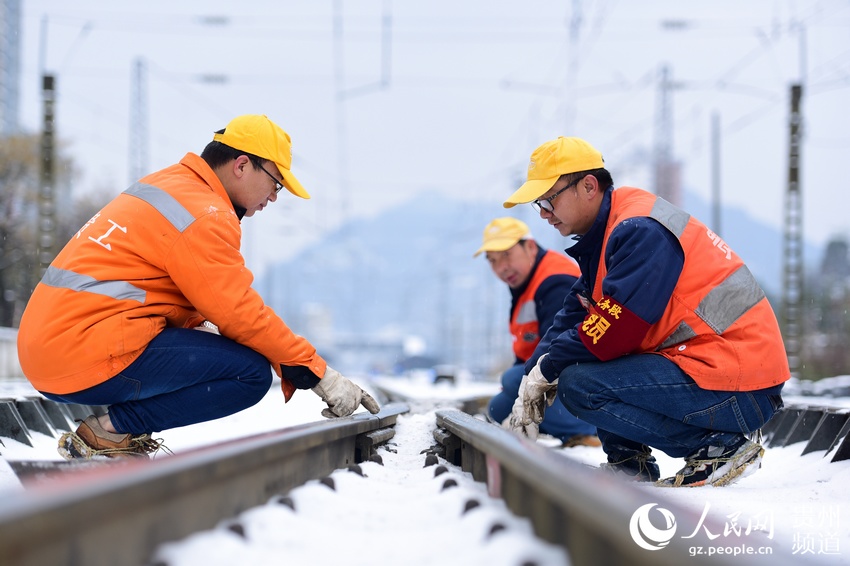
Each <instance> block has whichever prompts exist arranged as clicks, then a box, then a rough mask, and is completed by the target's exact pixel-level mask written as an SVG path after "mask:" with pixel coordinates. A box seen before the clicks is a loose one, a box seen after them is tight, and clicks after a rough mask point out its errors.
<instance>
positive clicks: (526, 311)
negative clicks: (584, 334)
mask: <svg viewBox="0 0 850 566" xmlns="http://www.w3.org/2000/svg"><path fill="white" fill-rule="evenodd" d="M482 253H483V254H485V257H486V258H487V262H488V263H489V264H490V268H491V269H492V270H493V273H494V274H495V275H496V277H498V278H499V279H500V280H501V281H502V282H504V283H505V284H507V286H508V289H509V290H510V292H511V310H510V319H509V328H510V332H511V336H512V337H513V351H514V357H515V361H514V365H513V366H511V367H510V368H508V369H507V370H506V371H505V372H504V373H503V374H502V378H501V381H502V390H501V391H500V392H499V393H498V394H497V395H495V396H494V397H493V398H492V399H491V400H490V404H489V407H488V411H489V416H490V418H491V419H493V420H494V421H496V422H499V423H501V422H502V421H504V420H505V419H507V418H508V416H509V415H510V414H511V408H512V407H513V404H514V402H516V399H517V395H518V393H519V385H520V382H521V381H522V377H523V375H524V366H525V362H526V360H528V358H530V357H531V355H532V354H533V353H534V348H535V347H537V344H538V343H539V342H540V337H541V336H542V335H543V334H545V333H546V330H548V329H549V327H550V326H552V320H553V319H554V318H555V314H556V313H557V312H558V311H559V310H560V309H561V305H562V304H563V302H564V298H565V297H566V296H567V293H569V291H570V288H571V287H572V286H573V284H574V283H575V282H576V279H578V277H579V275H581V273H580V272H579V270H578V266H577V265H576V264H575V262H573V261H572V260H570V259H568V258H567V257H565V256H563V255H561V254H559V253H557V252H554V251H549V250H546V249H544V248H543V247H542V246H540V245H538V243H537V242H536V241H535V239H534V237H533V236H532V234H531V230H529V228H528V225H527V224H526V223H525V222H523V221H522V220H518V219H516V218H511V217H504V218H496V219H495V220H493V221H492V222H490V223H489V224H488V225H487V226H486V227H485V228H484V236H483V241H482V244H481V247H480V248H478V251H476V252H475V254H474V257H477V256H479V255H481V254H482ZM540 432H542V433H544V434H549V435H551V436H554V437H556V438H558V439H560V440H561V442H562V445H563V446H565V447H570V446H580V445H589V446H599V439H598V438H597V437H596V429H595V428H594V427H593V426H591V425H589V424H587V423H585V422H583V421H581V420H579V419H577V418H576V417H574V416H573V415H572V414H570V413H569V412H568V411H567V410H566V409H565V408H564V406H563V404H561V402H560V401H557V400H556V401H555V402H554V403H553V405H552V406H551V407H549V409H548V410H547V411H546V415H545V416H544V418H543V422H541V423H540Z"/></svg>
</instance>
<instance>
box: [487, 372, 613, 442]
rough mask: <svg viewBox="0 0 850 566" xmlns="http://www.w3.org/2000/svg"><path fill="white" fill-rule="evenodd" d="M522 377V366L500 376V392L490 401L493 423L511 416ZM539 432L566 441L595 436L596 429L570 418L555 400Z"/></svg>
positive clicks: (545, 415) (548, 409) (567, 412)
mask: <svg viewBox="0 0 850 566" xmlns="http://www.w3.org/2000/svg"><path fill="white" fill-rule="evenodd" d="M523 375H525V372H524V366H523V364H517V365H515V366H513V367H511V368H509V369H508V370H507V371H506V372H505V373H503V374H502V391H500V392H499V393H498V394H497V395H496V396H494V397H493V398H492V399H490V406H489V410H490V416H491V417H492V418H493V420H494V421H496V422H499V423H500V422H502V421H504V420H505V419H506V418H507V417H508V415H510V414H511V409H512V408H513V406H514V401H515V400H516V398H517V396H518V395H519V384H520V382H521V381H522V377H523ZM540 432H542V433H545V434H551V435H552V436H555V437H557V438H560V439H561V440H562V441H566V440H567V439H569V438H570V437H572V436H577V435H580V436H584V435H588V434H596V428H595V427H594V426H592V425H589V424H587V423H586V422H583V421H581V420H579V419H577V418H575V417H574V416H572V415H571V414H570V413H569V411H567V409H566V408H564V405H563V404H562V403H561V402H560V401H559V400H558V399H555V402H554V403H552V405H551V406H550V407H547V408H546V412H545V413H544V415H543V422H542V423H540Z"/></svg>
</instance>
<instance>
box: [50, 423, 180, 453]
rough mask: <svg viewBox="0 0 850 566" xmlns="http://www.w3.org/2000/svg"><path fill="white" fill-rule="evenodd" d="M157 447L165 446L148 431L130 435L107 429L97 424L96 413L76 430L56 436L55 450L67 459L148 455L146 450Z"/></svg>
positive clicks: (151, 450)
mask: <svg viewBox="0 0 850 566" xmlns="http://www.w3.org/2000/svg"><path fill="white" fill-rule="evenodd" d="M78 422H80V421H78ZM160 448H165V447H164V446H162V442H161V441H158V440H154V439H152V438H151V437H150V435H149V434H141V435H138V436H133V435H132V434H120V433H112V432H107V431H106V430H104V429H103V427H102V426H100V422H98V420H97V417H96V416H94V415H90V416H88V417H86V420H84V421H82V422H80V426H78V427H77V430H76V431H75V432H66V433H65V434H63V435H62V436H61V437H59V447H58V450H59V454H60V455H61V456H62V457H63V458H65V459H66V460H73V459H77V458H83V459H86V460H90V459H91V458H92V457H93V456H105V457H107V458H149V456H148V454H150V453H153V452H156V451H158V450H159V449H160Z"/></svg>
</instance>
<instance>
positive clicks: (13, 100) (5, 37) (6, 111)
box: [0, 0, 21, 136]
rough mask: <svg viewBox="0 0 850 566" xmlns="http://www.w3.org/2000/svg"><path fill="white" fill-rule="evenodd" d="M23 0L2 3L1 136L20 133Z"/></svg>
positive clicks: (0, 45) (0, 9) (9, 0)
mask: <svg viewBox="0 0 850 566" xmlns="http://www.w3.org/2000/svg"><path fill="white" fill-rule="evenodd" d="M20 31H21V0H0V136H8V135H12V134H16V133H18V130H19V125H18V113H19V112H18V107H19V102H20V88H19V87H20V85H19V83H20V70H21V69H20V67H21V64H20V60H21V33H20Z"/></svg>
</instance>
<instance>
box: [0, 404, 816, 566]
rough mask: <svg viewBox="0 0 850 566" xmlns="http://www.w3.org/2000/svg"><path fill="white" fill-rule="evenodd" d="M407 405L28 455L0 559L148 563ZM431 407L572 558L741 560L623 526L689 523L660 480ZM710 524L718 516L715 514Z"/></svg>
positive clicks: (354, 451)
mask: <svg viewBox="0 0 850 566" xmlns="http://www.w3.org/2000/svg"><path fill="white" fill-rule="evenodd" d="M408 411H409V407H408V405H407V404H405V403H400V402H394V403H390V404H388V405H385V406H384V408H383V409H382V410H381V412H380V413H378V414H377V415H370V414H368V413H360V414H357V415H354V416H352V417H347V418H342V419H334V420H329V421H322V422H317V423H310V424H305V425H299V426H295V427H291V428H287V429H282V430H279V431H274V432H269V433H264V434H261V435H256V436H251V437H248V438H242V439H239V440H236V441H230V442H225V443H222V444H218V445H215V446H210V447H205V448H200V449H195V450H190V451H186V452H182V453H179V454H175V455H171V456H167V457H164V458H157V459H155V460H152V461H132V462H124V463H118V464H114V463H105V464H102V465H93V466H89V467H84V466H81V467H79V468H77V467H75V466H73V465H72V466H71V467H70V469H71V470H76V469H79V470H80V473H65V472H62V473H58V474H56V473H49V472H39V471H38V470H37V469H35V468H34V467H32V466H30V467H26V466H25V467H24V468H26V470H25V473H26V476H27V479H25V487H26V489H25V490H24V491H22V492H18V493H11V494H8V495H5V496H4V500H3V503H2V505H0V562H2V563H3V564H9V565H37V566H43V565H45V564H86V565H101V564H102V565H114V564H150V563H151V559H152V554H153V552H154V550H155V549H156V548H157V546H158V545H160V544H162V543H165V542H169V541H176V540H180V539H183V538H185V537H187V536H188V535H190V534H192V533H196V532H198V531H202V530H206V529H211V528H212V527H214V526H215V525H216V524H218V523H220V522H221V521H222V520H224V519H227V518H229V517H234V516H236V515H238V514H239V513H241V512H243V511H245V510H247V509H249V508H252V507H255V506H258V505H263V504H265V503H266V502H268V501H269V500H270V499H271V498H273V497H275V496H278V495H283V494H286V493H287V492H288V491H290V490H291V489H293V488H296V487H298V486H300V485H302V484H304V483H305V482H307V481H309V480H314V479H319V478H322V477H325V476H327V475H328V474H330V473H331V472H333V471H334V470H338V469H345V468H347V467H350V466H352V465H353V464H357V463H360V462H363V461H366V460H369V459H371V458H373V457H375V455H376V452H377V450H378V449H379V448H380V447H381V446H383V445H384V444H385V443H387V442H389V441H390V440H391V439H392V438H393V437H394V434H395V432H394V426H395V424H396V421H397V418H398V417H399V415H403V414H405V413H407V412H408ZM434 414H435V415H436V422H435V431H434V446H433V449H434V452H436V453H437V454H439V455H440V456H441V457H442V458H443V461H444V463H445V465H448V466H456V467H457V468H460V469H462V470H463V471H464V472H468V473H469V474H471V475H472V476H473V477H474V479H475V480H477V481H481V482H485V483H486V484H487V489H488V492H489V493H490V495H492V496H495V497H501V498H503V499H504V501H505V502H506V504H507V505H508V507H509V508H510V509H511V510H512V511H513V512H514V513H515V514H517V515H520V516H526V517H528V518H529V519H530V521H531V522H532V524H533V526H534V530H535V533H536V534H537V536H538V537H540V538H542V539H544V540H547V541H549V542H552V543H553V544H557V545H561V546H563V547H564V548H565V549H566V550H567V553H568V555H569V557H570V559H571V561H572V563H573V564H578V565H596V564H646V565H650V564H651V565H653V566H655V565H659V564H671V565H672V564H681V563H682V559H683V557H685V556H687V557H688V563H689V564H709V563H710V564H713V565H718V564H732V563H735V564H740V563H741V561H740V557H733V556H710V557H706V556H689V551H688V549H689V548H690V547H693V545H695V544H705V542H706V541H704V540H703V541H700V540H699V537H697V538H695V539H691V540H684V539H683V538H682V537H673V538H671V539H670V540H669V541H668V542H666V543H664V544H662V545H659V550H661V551H660V552H653V551H650V550H645V549H644V548H641V547H639V546H638V544H636V540H635V539H634V535H633V534H632V536H630V532H632V530H633V523H634V517H635V512H636V510H637V509H640V508H644V507H645V506H652V505H658V506H659V508H661V507H663V508H665V509H666V510H667V511H668V512H669V513H670V514H671V515H672V516H675V517H677V518H679V520H680V521H682V522H685V521H687V522H694V523H696V520H697V517H694V512H693V511H690V510H687V509H684V508H681V507H680V506H678V505H677V504H675V503H674V502H672V501H665V500H664V499H663V492H659V490H646V489H640V488H638V487H637V486H635V485H633V484H629V483H625V482H623V481H622V480H619V479H617V478H615V477H612V476H607V475H603V474H600V473H598V471H594V470H591V469H590V468H589V467H588V466H585V465H582V464H579V463H576V462H574V461H572V460H569V459H567V458H566V457H564V456H563V455H561V454H559V453H558V452H557V451H553V450H550V449H547V448H545V447H544V446H542V445H540V444H537V443H533V442H529V441H527V440H526V439H523V438H519V437H517V436H515V435H513V434H511V433H509V432H506V431H504V430H502V429H501V428H499V427H497V426H493V425H492V424H489V423H487V422H485V421H482V420H480V419H477V418H475V417H473V416H471V415H469V414H467V413H464V412H462V411H460V410H457V409H438V410H436V411H435V413H434ZM705 527H706V531H708V530H709V529H710V530H711V531H713V532H718V531H722V529H723V525H722V524H716V523H713V522H712V521H711V520H706V522H705ZM709 542H710V541H709ZM761 542H763V543H764V545H766V546H770V545H771V543H772V541H771V540H763V541H761ZM662 547H666V548H662ZM759 558H764V559H765V560H764V562H765V563H767V562H770V563H771V564H777V563H780V562H781V560H779V562H777V558H778V557H777V556H763V557H758V556H756V557H748V558H747V559H746V563H747V564H754V563H756V564H757V563H761V562H760V560H759ZM798 563H799V562H798Z"/></svg>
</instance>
